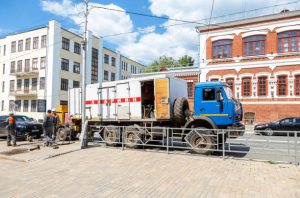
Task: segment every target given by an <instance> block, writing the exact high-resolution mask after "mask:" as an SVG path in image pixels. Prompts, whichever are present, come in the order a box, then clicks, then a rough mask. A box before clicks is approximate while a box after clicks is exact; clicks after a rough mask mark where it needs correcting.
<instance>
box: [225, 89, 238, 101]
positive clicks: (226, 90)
mask: <svg viewBox="0 0 300 198" xmlns="http://www.w3.org/2000/svg"><path fill="white" fill-rule="evenodd" d="M225 93H226V96H227V98H228V100H234V101H236V99H235V97H234V95H233V93H232V90H231V89H230V87H225Z"/></svg>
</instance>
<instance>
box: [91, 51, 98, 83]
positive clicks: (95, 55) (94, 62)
mask: <svg viewBox="0 0 300 198" xmlns="http://www.w3.org/2000/svg"><path fill="white" fill-rule="evenodd" d="M91 82H92V83H97V82H98V50H97V49H96V48H93V49H92V73H91Z"/></svg>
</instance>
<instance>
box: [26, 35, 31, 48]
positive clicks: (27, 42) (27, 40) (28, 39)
mask: <svg viewBox="0 0 300 198" xmlns="http://www.w3.org/2000/svg"><path fill="white" fill-rule="evenodd" d="M30 44H31V38H27V39H26V41H25V50H30Z"/></svg>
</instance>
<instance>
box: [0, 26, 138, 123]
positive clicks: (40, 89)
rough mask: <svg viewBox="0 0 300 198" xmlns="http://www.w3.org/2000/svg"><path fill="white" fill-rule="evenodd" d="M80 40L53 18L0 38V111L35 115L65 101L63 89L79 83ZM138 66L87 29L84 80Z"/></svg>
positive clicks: (98, 79)
mask: <svg viewBox="0 0 300 198" xmlns="http://www.w3.org/2000/svg"><path fill="white" fill-rule="evenodd" d="M82 41H83V38H82V36H80V35H77V34H74V33H72V32H70V31H68V30H66V29H64V28H62V27H61V25H60V24H59V23H58V22H56V21H50V22H49V24H48V25H47V26H44V27H41V28H36V29H32V30H30V31H26V32H21V33H16V34H12V35H8V36H5V37H4V38H0V83H1V87H0V88H1V89H0V93H1V94H0V114H6V113H8V112H9V111H15V112H16V113H17V114H22V115H28V116H31V117H34V118H36V119H40V118H42V117H43V115H44V113H45V111H46V109H51V108H55V107H57V105H59V104H67V101H68V98H67V97H68V89H69V88H73V87H79V86H81V82H80V81H81V73H82V71H81V70H82V68H81V66H82V47H81V43H82ZM125 66H126V67H125ZM143 68H144V65H142V64H140V63H138V62H135V61H133V60H131V59H129V58H126V57H125V56H122V55H121V54H120V53H117V52H114V51H112V50H109V49H107V48H104V47H103V43H102V39H101V38H98V37H96V36H94V35H93V34H92V32H88V42H87V65H86V75H87V76H86V79H87V83H96V82H101V81H110V80H118V79H124V78H128V77H129V76H130V75H131V73H139V72H140V71H141V70H143Z"/></svg>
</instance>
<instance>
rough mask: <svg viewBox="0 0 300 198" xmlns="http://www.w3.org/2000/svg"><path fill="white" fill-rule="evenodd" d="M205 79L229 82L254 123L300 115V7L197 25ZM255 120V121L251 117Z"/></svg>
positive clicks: (247, 115) (245, 112)
mask: <svg viewBox="0 0 300 198" xmlns="http://www.w3.org/2000/svg"><path fill="white" fill-rule="evenodd" d="M197 31H198V32H199V34H200V52H202V51H203V52H204V53H203V54H200V69H201V76H200V81H223V82H227V83H228V84H229V85H230V86H231V87H232V90H233V92H234V94H235V96H236V98H237V99H239V100H240V101H241V102H242V104H243V108H244V118H245V119H249V121H248V123H250V122H254V123H259V122H267V121H271V120H276V119H280V118H284V117H289V116H299V117H300V11H289V12H282V13H278V14H273V15H266V16H261V17H255V18H249V19H242V20H237V21H230V22H225V23H220V24H213V25H211V26H210V27H208V26H201V27H197ZM250 120H251V121H250Z"/></svg>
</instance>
